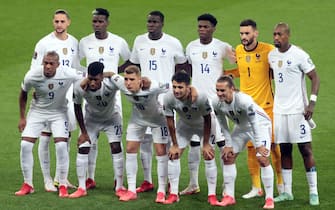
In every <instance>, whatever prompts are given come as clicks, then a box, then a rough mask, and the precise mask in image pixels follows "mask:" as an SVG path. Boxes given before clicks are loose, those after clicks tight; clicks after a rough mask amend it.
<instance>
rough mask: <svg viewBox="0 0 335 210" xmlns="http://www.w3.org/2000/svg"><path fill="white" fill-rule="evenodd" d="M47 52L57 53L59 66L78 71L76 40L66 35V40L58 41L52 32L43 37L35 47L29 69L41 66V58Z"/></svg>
mask: <svg viewBox="0 0 335 210" xmlns="http://www.w3.org/2000/svg"><path fill="white" fill-rule="evenodd" d="M49 51H56V52H57V54H58V56H59V62H60V65H62V66H67V67H72V68H76V69H79V68H78V65H79V54H78V40H77V39H76V38H74V37H73V36H72V35H70V34H68V38H67V39H66V40H60V39H58V38H57V37H56V36H55V34H54V32H51V33H50V34H48V35H46V36H45V37H43V38H42V39H41V40H40V41H38V42H37V44H36V46H35V52H34V56H33V59H32V61H31V66H30V68H31V69H32V68H34V67H36V66H40V65H42V61H43V57H44V55H45V54H46V53H47V52H49Z"/></svg>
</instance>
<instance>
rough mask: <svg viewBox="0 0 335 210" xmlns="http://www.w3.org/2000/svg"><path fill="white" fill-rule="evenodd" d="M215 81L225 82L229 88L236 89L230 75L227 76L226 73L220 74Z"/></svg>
mask: <svg viewBox="0 0 335 210" xmlns="http://www.w3.org/2000/svg"><path fill="white" fill-rule="evenodd" d="M216 82H217V83H223V82H227V84H228V87H229V88H232V87H234V88H235V89H236V87H235V84H234V81H233V79H232V78H231V77H230V76H228V75H222V76H220V77H219V78H218V79H217V80H216Z"/></svg>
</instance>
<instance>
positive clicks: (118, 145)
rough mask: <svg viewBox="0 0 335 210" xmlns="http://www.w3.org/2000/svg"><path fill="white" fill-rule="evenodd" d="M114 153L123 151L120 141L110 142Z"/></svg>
mask: <svg viewBox="0 0 335 210" xmlns="http://www.w3.org/2000/svg"><path fill="white" fill-rule="evenodd" d="M109 146H110V148H111V152H112V154H117V153H120V152H122V147H121V143H120V142H113V143H110V144H109Z"/></svg>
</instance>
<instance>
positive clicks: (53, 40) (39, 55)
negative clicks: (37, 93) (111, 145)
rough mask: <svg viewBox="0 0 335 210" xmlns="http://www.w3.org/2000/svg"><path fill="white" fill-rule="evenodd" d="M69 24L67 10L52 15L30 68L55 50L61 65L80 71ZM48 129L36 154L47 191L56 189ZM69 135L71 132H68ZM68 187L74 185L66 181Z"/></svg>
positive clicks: (71, 122)
mask: <svg viewBox="0 0 335 210" xmlns="http://www.w3.org/2000/svg"><path fill="white" fill-rule="evenodd" d="M70 24H71V19H70V16H69V14H68V12H67V11H65V10H63V9H58V10H56V11H55V13H54V15H53V27H54V31H53V32H51V33H50V34H48V35H46V36H45V37H43V38H42V39H41V40H39V41H38V42H37V44H36V46H35V52H34V56H33V59H32V61H31V66H30V69H34V68H36V67H37V66H41V65H42V60H43V57H44V55H45V54H46V53H47V52H49V51H55V52H57V54H58V55H59V62H60V65H61V66H65V67H72V68H75V69H77V70H80V71H82V70H83V69H82V68H81V67H80V64H79V54H78V40H77V39H76V38H75V37H73V36H72V35H71V34H68V33H67V29H68V27H69V26H70ZM72 90H73V88H72V87H70V88H69V90H68V93H67V95H66V98H67V100H68V102H67V103H68V111H67V112H68V118H69V131H70V132H71V131H74V130H75V129H76V119H75V115H74V110H73V103H72V93H73V91H72ZM50 136H51V133H50V129H49V128H46V129H44V130H43V131H42V133H41V136H40V142H39V145H38V156H39V159H40V165H41V169H42V174H43V177H44V182H45V188H46V190H47V191H57V188H55V186H53V183H52V178H51V176H50V155H49V142H50ZM70 137H71V133H70ZM68 148H70V138H69V139H68ZM55 183H56V185H57V183H58V172H57V170H56V174H55ZM68 186H69V187H74V186H73V185H72V184H70V182H68Z"/></svg>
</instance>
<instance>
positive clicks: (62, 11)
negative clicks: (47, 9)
mask: <svg viewBox="0 0 335 210" xmlns="http://www.w3.org/2000/svg"><path fill="white" fill-rule="evenodd" d="M58 14H63V15H66V17H67V18H68V19H70V15H69V13H68V12H67V11H66V10H65V9H57V10H56V11H55V12H54V15H58Z"/></svg>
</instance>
